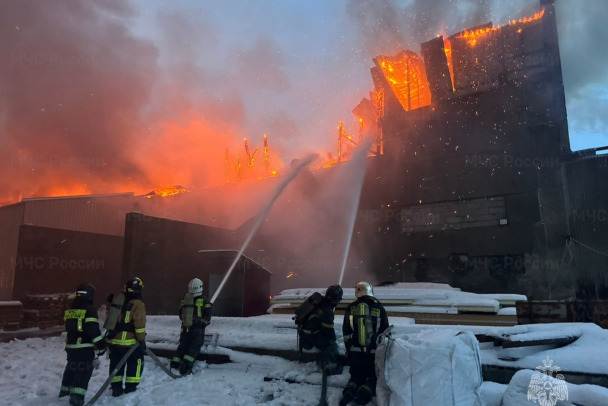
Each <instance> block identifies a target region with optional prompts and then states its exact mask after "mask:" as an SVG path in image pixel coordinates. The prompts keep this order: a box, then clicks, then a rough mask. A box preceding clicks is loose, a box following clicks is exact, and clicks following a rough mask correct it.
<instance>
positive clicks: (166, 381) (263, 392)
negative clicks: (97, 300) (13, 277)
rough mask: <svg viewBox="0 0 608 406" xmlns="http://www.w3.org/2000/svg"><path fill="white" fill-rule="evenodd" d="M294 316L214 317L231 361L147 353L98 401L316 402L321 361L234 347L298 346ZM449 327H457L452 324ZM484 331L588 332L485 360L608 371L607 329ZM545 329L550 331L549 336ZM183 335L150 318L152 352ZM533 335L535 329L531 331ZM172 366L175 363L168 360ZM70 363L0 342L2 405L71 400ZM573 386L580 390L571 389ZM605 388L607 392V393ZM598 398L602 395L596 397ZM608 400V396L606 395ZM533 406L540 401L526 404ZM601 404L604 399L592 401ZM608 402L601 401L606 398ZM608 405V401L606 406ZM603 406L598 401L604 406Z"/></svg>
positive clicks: (488, 399)
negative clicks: (174, 368) (138, 369)
mask: <svg viewBox="0 0 608 406" xmlns="http://www.w3.org/2000/svg"><path fill="white" fill-rule="evenodd" d="M390 322H391V324H393V325H394V326H395V327H394V335H395V336H401V335H407V334H415V333H416V332H420V331H421V330H423V329H424V330H429V329H430V330H433V329H442V328H448V327H444V326H429V325H426V326H424V325H416V324H413V321H412V320H411V319H407V318H397V317H393V318H392V319H391V320H390ZM293 327H294V325H293V321H292V320H291V317H290V316H289V315H266V316H260V317H252V318H222V317H215V318H214V319H213V320H212V323H211V325H210V326H209V327H208V330H207V333H208V334H210V335H211V336H212V337H213V338H214V339H216V340H217V341H216V343H215V344H216V345H210V346H208V347H207V348H206V351H207V352H209V353H215V354H225V355H228V356H229V357H230V360H231V361H232V362H231V363H227V364H207V363H204V362H198V363H197V364H196V366H195V369H194V374H193V375H191V376H188V377H185V378H180V379H176V380H174V379H172V378H170V377H169V376H167V375H166V374H165V373H164V372H163V371H162V370H161V369H160V368H159V367H158V366H157V365H155V364H154V363H153V362H152V360H151V359H150V358H148V357H146V364H145V369H144V373H143V378H142V383H141V384H140V387H139V389H138V390H137V392H135V393H133V394H128V395H124V396H122V397H120V398H112V397H111V396H110V392H109V391H107V392H106V393H105V394H104V396H102V397H101V399H100V400H99V401H98V403H97V404H100V405H110V406H111V405H142V406H145V405H189V406H190V405H192V404H202V405H226V406H227V405H256V404H264V405H285V406H287V405H316V404H317V402H318V400H319V395H320V386H319V385H316V384H318V383H319V382H320V380H321V375H320V373H319V372H318V370H317V367H316V365H315V364H314V363H303V364H299V363H297V362H294V361H288V360H285V359H282V358H279V357H273V356H260V355H254V354H249V353H244V352H237V351H233V350H230V349H228V347H236V346H239V347H251V348H265V349H277V350H290V349H291V350H295V348H296V333H295V329H294V328H293ZM449 328H454V326H451V327H449ZM458 328H461V329H467V330H470V331H473V332H474V333H476V334H478V333H480V332H482V331H485V332H491V333H494V334H504V333H506V332H509V331H510V332H511V333H513V332H516V331H517V332H521V331H528V332H531V333H533V334H536V335H537V336H543V335H550V334H554V332H552V331H555V329H558V330H559V329H561V328H567V329H570V330H568V331H571V330H572V329H578V330H579V331H580V333H581V337H580V338H579V339H578V340H577V341H576V342H574V343H573V344H570V345H569V346H566V347H563V348H559V349H551V350H545V351H540V352H538V353H536V354H532V355H528V356H526V357H523V358H522V359H520V360H517V361H501V360H500V359H498V358H497V356H496V354H495V351H494V350H491V349H482V350H481V356H482V361H483V362H484V363H488V362H490V363H495V364H504V365H508V366H515V367H523V368H531V369H534V368H536V367H537V366H539V365H542V360H543V359H544V358H546V357H547V356H549V357H550V358H551V359H553V360H554V361H555V362H556V364H558V365H559V366H560V367H561V368H562V370H569V371H575V370H577V371H586V372H593V373H598V374H608V355H607V352H606V351H605V348H606V344H607V342H608V341H607V340H608V332H607V331H606V330H602V329H600V328H599V327H597V326H595V325H591V324H566V325H533V326H532V325H531V326H516V327H508V328H496V327H491V328H490V327H479V326H478V327H465V326H460V327H458ZM336 329H337V331H340V330H341V317H339V316H337V317H336ZM543 331H544V333H543ZM178 333H179V320H178V319H177V317H176V316H149V317H148V338H147V341H148V343H149V344H148V345H149V347H150V348H151V349H152V350H155V349H156V350H159V349H174V348H175V346H176V343H177V337H178ZM528 334H529V333H528ZM164 361H165V362H167V363H168V360H166V359H165V360H164ZM108 364H109V361H108V360H107V359H105V358H103V359H101V360H100V366H99V369H97V370H96V371H95V372H94V373H93V377H92V379H91V382H90V385H89V393H88V394H87V399H88V398H89V397H90V396H92V395H93V393H95V391H96V390H97V388H99V387H100V386H101V384H102V383H103V381H104V379H105V378H106V377H107V374H108V367H109V365H108ZM64 366H65V352H64V350H63V336H62V337H51V338H46V339H42V338H30V339H26V340H14V341H11V342H8V343H2V344H0V371H2V375H1V378H0V393H2V397H1V399H0V404H2V405H23V406H25V405H31V406H34V405H67V400H65V399H57V394H58V391H59V386H60V382H61V374H62V372H63V368H64ZM266 376H271V377H283V378H286V379H293V380H295V381H303V382H308V383H302V384H299V383H287V382H285V381H281V380H279V381H272V382H265V381H264V377H266ZM347 380H348V370H347V369H345V371H344V373H343V374H342V375H339V376H335V377H330V380H329V383H330V387H329V388H328V396H327V399H328V403H329V405H337V404H338V401H339V399H340V398H341V389H342V388H343V387H344V385H345V384H346V382H347ZM584 389H585V392H586V393H592V394H594V393H596V394H597V393H599V395H605V394H606V393H607V392H608V389H603V388H599V387H591V386H589V387H585V388H584ZM506 390H507V385H502V384H497V383H494V382H484V383H483V384H482V387H481V390H480V393H481V397H482V399H483V401H484V404H485V405H496V406H498V405H500V402H501V399H502V397H503V394H504V393H505V391H506ZM571 390H574V389H571ZM603 391H606V392H603ZM596 398H597V396H596ZM606 399H608V398H606ZM522 404H530V405H531V404H533V403H522ZM589 404H597V403H589ZM600 404H601V403H600ZM607 404H608V403H607ZM598 405H599V404H598Z"/></svg>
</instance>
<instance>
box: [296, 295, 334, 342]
mask: <svg viewBox="0 0 608 406" xmlns="http://www.w3.org/2000/svg"><path fill="white" fill-rule="evenodd" d="M300 334H301V336H300V339H301V340H302V345H303V347H304V348H306V349H310V348H312V346H316V347H319V348H321V347H326V346H328V345H330V344H331V342H333V341H336V331H335V330H334V308H333V307H332V306H331V304H330V303H329V301H328V300H327V299H326V298H323V300H322V301H321V303H319V305H318V306H317V308H316V310H314V311H313V312H312V314H310V315H309V316H308V318H307V319H306V320H305V321H304V322H303V323H302V327H301V328H300ZM307 347H309V348H307Z"/></svg>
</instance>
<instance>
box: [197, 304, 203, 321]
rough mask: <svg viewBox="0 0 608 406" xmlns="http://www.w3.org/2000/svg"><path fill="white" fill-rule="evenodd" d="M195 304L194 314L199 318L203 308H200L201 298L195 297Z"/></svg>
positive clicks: (201, 315)
mask: <svg viewBox="0 0 608 406" xmlns="http://www.w3.org/2000/svg"><path fill="white" fill-rule="evenodd" d="M195 305H196V315H197V316H198V318H199V319H200V318H201V317H203V310H202V309H201V307H202V306H203V299H196V303H195Z"/></svg>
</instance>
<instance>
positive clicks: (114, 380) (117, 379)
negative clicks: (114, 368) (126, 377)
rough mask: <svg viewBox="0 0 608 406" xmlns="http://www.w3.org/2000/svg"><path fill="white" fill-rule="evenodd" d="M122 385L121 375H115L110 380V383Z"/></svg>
mask: <svg viewBox="0 0 608 406" xmlns="http://www.w3.org/2000/svg"><path fill="white" fill-rule="evenodd" d="M118 382H120V383H122V375H116V376H115V377H114V378H112V383H118Z"/></svg>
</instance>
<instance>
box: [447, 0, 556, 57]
mask: <svg viewBox="0 0 608 406" xmlns="http://www.w3.org/2000/svg"><path fill="white" fill-rule="evenodd" d="M544 15H545V9H544V8H543V9H542V10H541V11H539V12H538V13H535V14H534V15H533V16H530V17H524V18H520V19H519V20H511V21H509V23H508V24H506V25H515V24H527V23H530V22H532V21H536V20H540V19H541V18H542V17H543V16H544ZM502 27H503V26H500V25H497V26H496V27H486V28H480V29H477V30H465V31H464V32H463V33H461V34H460V35H459V36H458V37H457V38H465V39H466V40H467V43H468V44H469V45H470V46H475V45H477V40H478V39H479V38H481V37H483V36H485V35H487V34H488V33H490V32H493V31H497V30H500V29H501V28H502ZM446 55H447V51H446Z"/></svg>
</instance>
